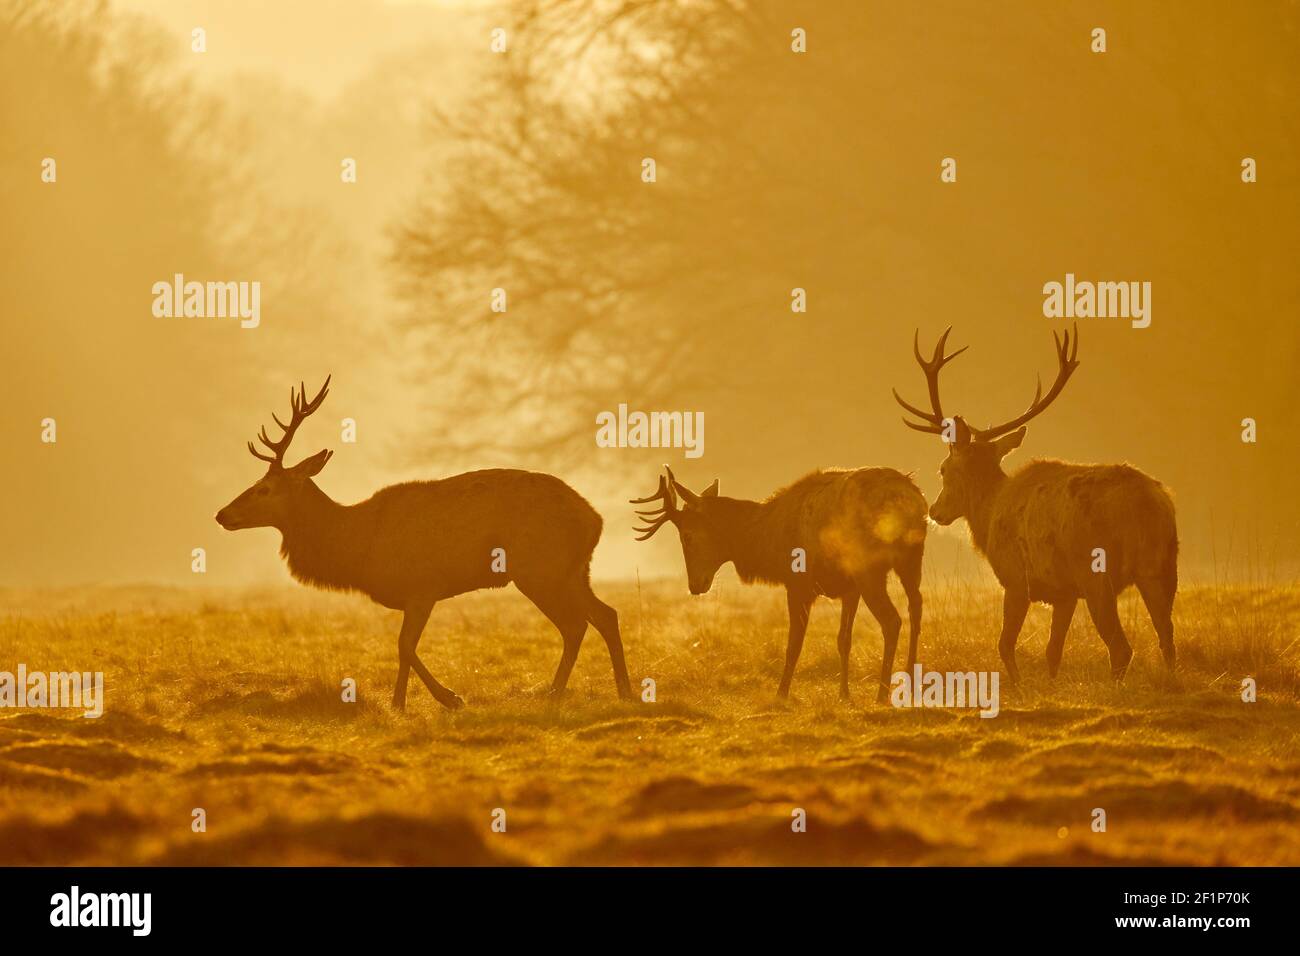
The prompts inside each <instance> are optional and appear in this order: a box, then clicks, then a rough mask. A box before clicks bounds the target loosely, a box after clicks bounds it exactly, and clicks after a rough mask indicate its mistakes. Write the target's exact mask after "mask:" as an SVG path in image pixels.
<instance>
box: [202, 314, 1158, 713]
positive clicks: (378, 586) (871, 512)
mask: <svg viewBox="0 0 1300 956" xmlns="http://www.w3.org/2000/svg"><path fill="white" fill-rule="evenodd" d="M950 331H951V330H948V331H945V332H944V333H943V335H941V336H940V337H939V340H938V343H937V344H936V346H935V349H934V352H933V353H932V355H931V357H930V358H929V359H926V358H925V357H924V355H923V354H922V353H921V350H920V343H919V333H918V336H917V337H916V338H915V339H914V340H913V351H914V353H915V356H916V360H917V362H918V364H919V365H920V367H921V370H922V372H923V373H924V375H925V380H926V386H927V391H928V394H929V405H930V407H929V409H928V410H927V409H923V408H921V407H919V406H916V405H912V404H910V403H908V402H907V401H905V400H904V399H903V398H902V397H900V396H899V394H898V392H897V391H895V392H894V398H895V399H896V400H897V401H898V403H899V404H900V405H901V406H902V407H903V408H904V409H905V410H906V411H907V413H908V414H909V415H910V416H912V417H911V418H910V419H908V418H904V420H903V422H904V424H905V425H907V426H908V427H909V428H911V429H914V430H915V431H918V432H923V433H926V434H933V435H938V436H940V438H941V439H942V440H943V442H944V444H945V445H946V446H947V456H946V458H945V459H944V461H943V463H942V465H941V466H940V469H939V474H940V476H941V478H942V482H943V487H942V490H941V491H940V494H939V496H938V498H936V499H935V501H934V503H933V504H931V505H929V506H928V507H927V503H926V500H925V498H924V496H923V495H922V494H921V491H920V489H919V488H917V486H916V484H915V483H914V482H913V481H912V479H911V477H910V476H909V475H905V474H903V473H901V472H898V471H895V470H893V469H890V468H857V469H851V470H849V469H825V470H819V471H815V472H813V473H811V474H809V475H806V476H804V477H803V478H800V479H799V480H798V481H796V482H794V483H793V484H790V485H787V486H786V487H784V488H782V489H780V490H779V491H776V492H775V493H773V494H772V495H770V496H768V497H767V498H766V499H764V500H762V501H750V500H744V499H740V498H728V497H725V496H723V495H721V494H719V492H718V482H717V480H714V482H713V484H711V485H710V486H709V487H708V488H706V489H704V490H703V491H700V492H695V491H691V490H690V489H689V488H687V487H686V486H685V485H683V484H682V483H681V482H679V481H678V480H677V478H676V476H674V475H673V473H672V470H671V469H669V468H668V467H667V466H665V468H664V473H663V474H661V475H660V476H659V484H658V488H657V489H656V491H655V492H654V493H653V494H652V495H649V496H648V497H644V498H635V499H632V503H633V504H636V505H649V506H651V507H649V508H648V509H647V510H644V511H638V512H637V514H638V515H640V516H641V518H642V519H643V520H644V522H645V524H644V526H643V527H639V528H637V529H636V531H637V532H638V533H639V537H638V540H645V539H647V538H649V537H651V536H652V535H654V534H655V533H656V532H657V531H658V530H659V529H660V528H662V527H663V526H664V525H665V524H670V523H671V524H673V525H675V526H676V527H677V532H678V535H679V537H680V539H681V545H682V555H683V558H684V559H685V563H686V576H687V581H688V584H689V588H690V592H691V593H692V594H704V593H706V592H707V591H708V590H709V589H710V587H711V586H712V584H713V579H714V576H715V575H716V574H717V572H718V569H719V568H721V567H722V565H724V564H726V563H728V562H730V563H731V564H733V565H734V566H735V569H736V572H737V573H738V575H739V576H740V578H741V580H742V581H745V582H746V583H749V582H754V581H761V582H763V583H766V584H774V585H780V586H782V587H784V588H785V591H786V603H787V606H788V609H789V614H790V630H789V635H788V638H787V642H786V655H785V666H784V669H783V671H782V673H781V680H780V683H779V685H778V688H777V693H778V695H779V696H781V697H786V696H787V695H788V694H789V690H790V682H791V680H792V679H793V677H794V671H795V666H796V665H797V664H798V661H799V653H800V651H801V650H802V648H803V641H804V634H805V632H806V631H807V628H808V618H809V614H810V612H811V609H812V606H813V604H814V602H815V601H816V600H817V598H818V597H821V596H825V597H829V598H836V599H838V600H839V601H840V629H839V640H838V649H839V655H840V688H839V691H840V696H841V697H842V698H846V699H847V698H848V696H849V658H850V651H851V649H852V642H853V621H854V617H855V615H856V614H857V608H858V601H859V600H861V601H863V602H864V603H865V604H866V606H867V609H868V610H869V611H870V612H871V615H872V617H874V618H875V620H876V623H877V624H878V625H879V626H880V631H881V635H882V637H883V653H882V656H881V662H880V678H879V690H878V700H881V701H883V700H884V699H885V698H886V694H887V688H888V686H889V683H890V679H891V675H892V673H893V667H894V658H895V655H896V651H897V645H898V637H899V633H900V631H901V629H902V619H901V617H900V616H899V613H898V610H897V609H896V608H895V607H894V604H893V602H892V601H891V600H890V597H889V592H888V588H887V580H888V575H889V572H890V571H893V572H894V574H895V575H896V576H897V578H898V580H899V583H900V584H901V585H902V588H903V592H904V594H905V595H906V597H907V612H908V615H907V616H908V646H907V670H908V671H909V672H910V671H911V670H912V668H913V666H914V665H915V663H916V659H917V651H918V641H919V639H920V634H921V605H922V597H921V564H922V555H923V553H924V550H925V536H926V528H927V526H928V522H934V523H935V524H939V525H949V524H952V523H953V522H954V521H956V520H957V519H958V518H965V519H966V524H967V526H968V527H969V529H970V535H971V540H972V542H973V543H974V545H975V548H976V550H978V551H979V552H980V553H981V554H983V555H984V557H985V558H986V559H987V560H988V563H989V566H990V567H991V569H992V571H993V573H994V575H995V576H996V577H997V580H998V582H999V584H1001V586H1002V588H1003V592H1004V593H1003V599H1002V632H1001V637H1000V638H999V641H998V650H999V653H1000V654H1001V657H1002V661H1003V664H1004V666H1005V668H1006V675H1007V677H1008V678H1009V679H1010V680H1011V681H1013V682H1014V681H1016V680H1018V678H1019V668H1018V667H1017V665H1016V641H1017V639H1018V637H1019V635H1020V630H1021V627H1022V625H1023V623H1024V620H1025V615H1026V613H1027V611H1028V609H1029V605H1030V602H1032V601H1039V602H1043V603H1046V604H1049V605H1051V607H1052V623H1051V633H1050V637H1049V639H1048V643H1047V668H1048V672H1049V673H1050V675H1051V676H1052V677H1055V676H1056V673H1057V670H1058V668H1059V667H1060V663H1061V654H1062V651H1063V650H1064V647H1065V637H1066V633H1067V631H1068V630H1069V626H1070V621H1071V619H1072V618H1073V616H1074V612H1075V608H1076V607H1077V605H1078V602H1079V599H1080V598H1082V599H1083V601H1084V602H1085V603H1086V604H1087V607H1088V613H1089V615H1090V616H1091V617H1092V621H1093V624H1094V625H1095V626H1096V628H1097V632H1098V634H1099V635H1100V636H1101V639H1102V641H1103V642H1104V643H1105V645H1106V648H1107V650H1108V651H1109V654H1110V664H1111V672H1112V676H1113V677H1114V679H1115V680H1117V681H1118V680H1121V679H1122V678H1123V676H1124V673H1125V670H1126V669H1127V667H1128V664H1129V661H1130V659H1131V658H1132V656H1133V651H1132V649H1131V647H1130V646H1129V643H1128V639H1127V638H1126V636H1125V634H1124V628H1123V625H1122V623H1121V621H1120V616H1119V612H1118V609H1117V606H1116V601H1117V598H1118V596H1119V594H1120V592H1122V591H1123V590H1124V589H1125V588H1127V587H1128V586H1129V585H1130V584H1133V585H1136V586H1137V589H1138V592H1139V594H1140V595H1141V597H1142V600H1143V602H1144V603H1145V604H1146V607H1147V610H1148V612H1149V613H1150V615H1151V620H1152V623H1153V625H1154V628H1155V632H1156V634H1157V636H1158V637H1159V641H1160V649H1161V652H1162V654H1163V656H1164V661H1165V666H1166V668H1167V671H1168V672H1169V673H1170V674H1172V672H1173V669H1174V662H1175V657H1174V629H1173V621H1172V611H1173V603H1174V595H1175V592H1176V591H1177V588H1178V564H1177V559H1178V537H1177V530H1176V527H1175V522H1174V506H1173V501H1172V499H1171V498H1170V495H1169V492H1168V491H1167V490H1166V489H1165V488H1164V486H1163V485H1161V484H1160V482H1158V481H1156V480H1155V479H1153V478H1151V477H1149V476H1148V475H1146V474H1144V473H1142V472H1141V471H1138V470H1137V469H1136V468H1132V467H1130V466H1128V465H1078V464H1071V463H1068V462H1063V461H1057V460H1054V459H1035V460H1033V461H1030V462H1028V463H1027V464H1025V465H1023V466H1022V467H1020V468H1019V469H1017V470H1015V471H1012V472H1011V473H1010V474H1008V473H1007V472H1006V471H1004V470H1003V467H1002V459H1004V458H1005V457H1006V456H1007V455H1009V454H1010V453H1011V452H1012V451H1014V450H1015V449H1017V448H1019V447H1020V445H1021V443H1022V442H1023V441H1024V438H1025V425H1026V424H1027V423H1028V422H1029V421H1030V420H1031V419H1033V418H1035V417H1036V416H1038V415H1039V414H1040V413H1042V411H1043V410H1044V409H1046V408H1047V406H1048V405H1050V404H1051V403H1052V402H1053V401H1054V400H1055V399H1056V398H1057V397H1058V396H1059V395H1060V394H1061V391H1062V390H1063V389H1064V388H1065V385H1066V383H1067V382H1068V381H1069V379H1070V376H1071V375H1073V373H1074V371H1075V369H1077V368H1078V366H1079V362H1078V359H1077V357H1076V356H1077V354H1078V344H1079V343H1078V332H1077V329H1076V331H1075V332H1074V334H1073V336H1072V335H1071V333H1069V332H1066V333H1065V334H1064V336H1063V337H1062V336H1056V337H1055V338H1056V357H1057V366H1058V367H1057V373H1056V379H1055V381H1054V382H1053V383H1052V386H1051V388H1049V389H1048V391H1047V394H1046V395H1043V393H1042V385H1041V382H1040V383H1039V387H1038V390H1037V392H1036V393H1035V395H1034V400H1033V401H1032V402H1031V403H1030V405H1029V408H1028V409H1026V411H1025V412H1024V413H1022V414H1021V415H1018V416H1017V417H1015V418H1013V419H1011V420H1010V421H1007V422H1004V423H1003V424H1000V425H993V426H990V427H988V428H976V427H974V426H972V425H970V424H968V422H967V421H966V419H965V418H964V417H963V416H961V415H952V416H949V415H946V414H945V413H944V410H943V406H942V403H941V401H940V395H939V373H940V372H941V371H942V369H943V368H944V366H945V365H947V364H948V363H949V362H950V361H952V360H953V359H954V358H956V357H957V356H958V355H960V354H961V352H964V351H965V349H964V348H962V349H958V350H957V351H956V352H953V353H951V354H946V346H947V340H948V334H949V332H950ZM328 391H329V379H326V381H325V384H324V385H323V386H322V387H321V389H320V391H319V392H318V393H317V394H316V396H315V398H313V399H311V400H310V401H309V400H308V399H307V392H306V389H305V387H301V386H300V388H299V389H298V390H292V389H291V390H290V417H289V421H288V422H287V423H285V422H281V421H280V419H279V418H278V417H275V416H274V415H273V416H272V417H273V418H274V420H275V422H276V424H277V425H279V426H280V428H281V429H282V432H283V433H282V435H281V436H280V438H279V439H275V440H273V439H272V438H271V437H270V436H269V435H268V434H267V432H266V429H265V428H263V429H262V430H261V432H260V433H259V435H258V440H259V441H260V442H261V443H262V445H264V446H265V448H266V450H267V451H269V452H270V454H266V453H265V452H263V451H260V450H259V449H258V448H257V447H256V446H255V445H254V444H253V443H252V442H249V443H248V449H249V451H250V452H252V454H253V455H254V456H255V457H257V458H259V459H261V460H263V461H265V462H267V463H268V468H267V471H266V474H265V475H263V476H262V477H261V478H259V479H258V480H257V481H256V482H255V483H254V484H253V485H252V486H250V487H249V488H248V489H247V490H246V491H244V492H243V493H242V494H240V495H239V496H238V497H237V498H235V500H234V501H232V502H230V504H228V505H226V506H225V507H224V508H222V509H221V510H220V511H219V512H218V513H217V515H216V520H217V522H218V523H219V524H220V525H221V526H222V527H223V528H225V529H227V530H232V531H233V530H237V529H242V528H263V527H271V528H275V529H277V530H278V531H279V532H280V534H281V539H282V540H281V546H280V553H281V555H282V556H283V557H284V558H285V560H286V562H287V563H288V567H289V571H290V572H291V574H292V575H293V576H294V577H295V578H296V579H297V580H299V581H302V582H303V583H305V584H309V585H314V586H316V587H320V588H327V589H335V590H349V591H360V592H361V593H363V594H366V595H367V596H369V597H370V598H371V599H372V600H373V601H375V602H376V603H378V604H380V605H382V606H384V607H387V608H391V609H393V610H397V611H401V612H402V615H403V617H402V627H401V632H400V634H399V637H398V642H397V647H398V671H397V682H396V685H395V686H394V688H393V698H392V702H393V706H394V707H395V708H397V709H399V710H400V709H402V708H403V707H404V706H405V702H406V685H407V680H408V678H409V676H410V672H411V671H415V674H416V676H417V677H418V678H419V679H420V681H421V682H422V683H423V684H424V685H425V686H426V687H427V688H428V689H429V692H430V693H431V694H432V695H433V697H434V699H436V700H437V701H438V702H439V703H440V704H442V705H443V706H444V707H447V708H452V709H454V708H458V707H461V706H462V705H463V701H462V700H461V698H460V697H459V696H458V695H457V694H455V693H454V692H452V691H451V690H449V689H448V688H446V687H444V686H443V685H442V684H440V683H438V681H437V680H436V679H435V678H434V677H433V675H432V674H431V673H430V672H429V670H428V669H427V668H426V667H425V666H424V664H423V663H422V662H421V661H420V659H419V657H418V656H417V655H416V648H417V647H418V646H419V642H420V636H421V634H422V633H423V631H424V627H425V624H426V623H427V622H428V620H429V615H430V614H431V612H432V611H433V608H434V605H435V604H436V603H437V602H439V601H444V600H446V599H448V598H451V597H454V596H456V595H458V594H464V593H466V592H469V591H476V590H480V589H483V588H499V587H504V586H505V585H506V584H508V583H511V582H513V583H514V585H515V586H516V587H517V588H518V589H519V590H520V591H521V592H522V593H523V594H524V595H526V596H527V597H528V598H529V600H531V601H532V602H533V603H534V604H535V605H537V607H538V609H539V610H540V611H541V612H542V613H543V614H544V615H545V616H546V617H547V618H548V619H549V620H550V621H551V623H552V624H554V625H555V627H556V629H557V630H558V631H559V632H560V636H561V638H562V639H563V642H564V650H563V654H562V656H561V658H560V663H559V666H558V668H557V669H556V672H555V678H554V680H553V681H552V682H551V687H550V690H551V692H552V693H557V694H558V693H560V692H562V691H563V690H564V688H565V686H566V684H567V683H568V680H569V674H570V672H571V671H572V670H573V665H574V662H575V660H576V659H577V656H578V649H579V648H580V647H581V645H582V640H583V637H584V636H585V634H586V631H587V626H588V625H591V626H592V627H594V628H595V629H596V630H597V631H598V632H599V633H600V636H601V637H602V638H603V639H604V641H605V645H606V647H607V648H608V650H609V657H610V663H611V664H612V666H613V670H614V681H615V684H616V685H617V688H618V693H619V696H620V697H623V698H630V697H631V696H632V690H631V685H630V683H629V680H628V674H627V665H626V664H625V662H624V658H623V642H622V638H621V637H620V634H619V626H618V613H617V612H616V611H615V610H614V609H613V608H612V607H610V606H609V605H608V604H605V603H604V602H603V601H601V600H600V598H598V597H596V595H595V593H593V591H592V589H591V583H590V566H591V556H592V552H593V551H594V550H595V547H596V544H597V542H598V541H599V539H600V534H601V524H602V522H601V518H600V515H598V514H597V513H596V510H595V509H594V508H593V507H592V506H591V505H590V504H589V503H588V502H587V501H586V499H584V498H583V497H582V496H581V495H580V494H578V493H577V492H576V491H574V490H573V489H572V488H570V487H569V486H568V485H566V484H565V483H564V482H562V481H561V480H560V479H558V478H555V477H553V476H551V475H545V474H538V473H535V472H528V471H518V470H514V469H488V470H481V471H472V472H468V473H465V474H462V475H456V476H454V477H451V478H444V479H441V480H438V481H414V482H406V483H403V484H397V485H391V486H389V487H387V488H383V489H382V490H380V491H378V492H376V493H375V494H374V495H372V496H371V497H370V498H368V499H366V500H365V501H362V502H360V503H358V504H354V505H343V504H339V503H338V502H336V501H334V500H333V499H331V498H330V497H329V496H328V495H326V494H325V493H324V492H323V491H321V490H320V488H319V487H317V485H316V484H315V482H314V481H313V480H312V479H313V478H314V477H315V476H316V475H317V474H318V473H319V472H320V470H321V469H322V468H324V467H325V464H326V462H328V461H329V459H330V456H331V454H332V452H330V451H320V452H317V453H316V454H314V455H312V456H310V457H309V458H306V459H304V460H303V461H300V462H299V463H298V464H296V465H292V466H286V465H285V463H284V455H285V452H286V451H287V450H288V447H289V443H290V441H291V440H292V439H293V436H294V433H295V432H296V431H297V429H298V427H299V426H300V425H301V424H302V423H303V421H304V420H305V419H306V418H307V416H309V415H311V414H312V413H313V412H315V411H316V410H317V409H318V408H319V407H320V405H321V403H322V402H323V401H324V400H325V396H326V395H327V394H328Z"/></svg>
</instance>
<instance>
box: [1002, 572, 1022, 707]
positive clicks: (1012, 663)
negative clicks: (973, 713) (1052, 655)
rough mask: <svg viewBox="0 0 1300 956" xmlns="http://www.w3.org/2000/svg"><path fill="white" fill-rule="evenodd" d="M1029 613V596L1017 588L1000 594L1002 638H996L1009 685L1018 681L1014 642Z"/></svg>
mask: <svg viewBox="0 0 1300 956" xmlns="http://www.w3.org/2000/svg"><path fill="white" fill-rule="evenodd" d="M1028 613H1029V595H1028V594H1026V593H1024V592H1023V591H1021V590H1020V589H1019V588H1017V589H1015V590H1011V589H1008V590H1006V591H1004V592H1003V593H1002V636H1001V637H1000V638H998V653H999V654H1001V655H1002V663H1003V664H1005V665H1006V668H1007V679H1008V680H1009V681H1011V683H1013V684H1014V683H1016V682H1017V681H1019V680H1020V668H1019V667H1017V666H1016V642H1017V641H1018V640H1020V629H1021V628H1022V627H1023V626H1024V624H1025V615H1026V614H1028Z"/></svg>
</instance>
